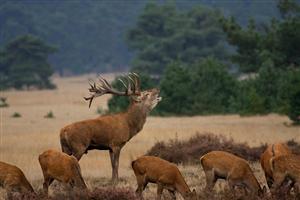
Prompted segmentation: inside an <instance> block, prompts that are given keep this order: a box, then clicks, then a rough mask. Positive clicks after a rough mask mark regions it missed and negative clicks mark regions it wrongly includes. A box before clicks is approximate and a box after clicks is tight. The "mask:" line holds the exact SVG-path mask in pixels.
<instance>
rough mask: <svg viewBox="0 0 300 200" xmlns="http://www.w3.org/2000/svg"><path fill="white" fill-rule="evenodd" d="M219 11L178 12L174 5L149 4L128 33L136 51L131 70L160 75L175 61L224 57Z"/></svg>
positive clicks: (201, 9)
mask: <svg viewBox="0 0 300 200" xmlns="http://www.w3.org/2000/svg"><path fill="white" fill-rule="evenodd" d="M219 17H220V12H218V11H217V10H212V9H209V8H204V7H200V6H199V7H195V8H193V9H192V10H190V11H179V10H177V8H176V6H175V5H174V4H165V5H157V4H154V3H149V4H147V5H146V7H145V9H144V11H143V13H142V14H141V16H140V17H139V18H138V21H137V25H136V26H135V27H134V28H132V29H131V30H129V32H128V34H127V41H128V45H129V46H130V47H131V48H132V49H133V50H135V51H136V57H135V59H134V61H133V69H134V70H137V71H142V72H147V73H152V74H162V73H163V71H164V69H165V68H166V66H167V65H169V64H170V63H172V62H174V61H180V62H181V63H184V64H194V63H196V62H197V61H199V60H200V59H202V58H205V57H207V56H214V57H216V58H218V59H221V60H222V59H224V58H225V57H226V51H225V48H224V42H223V41H224V40H223V39H224V35H223V33H222V30H221V27H220V24H219Z"/></svg>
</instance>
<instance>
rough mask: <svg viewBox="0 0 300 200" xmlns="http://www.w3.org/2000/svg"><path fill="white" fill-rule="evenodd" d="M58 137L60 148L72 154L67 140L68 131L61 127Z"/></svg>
mask: <svg viewBox="0 0 300 200" xmlns="http://www.w3.org/2000/svg"><path fill="white" fill-rule="evenodd" d="M59 137H60V145H61V150H62V151H63V152H64V153H66V154H68V155H72V149H71V147H70V145H69V142H68V133H67V131H66V130H65V129H64V128H63V129H61V131H60V135H59Z"/></svg>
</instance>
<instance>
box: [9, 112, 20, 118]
mask: <svg viewBox="0 0 300 200" xmlns="http://www.w3.org/2000/svg"><path fill="white" fill-rule="evenodd" d="M11 117H13V118H19V117H22V115H21V114H20V113H18V112H15V113H14V114H12V116H11Z"/></svg>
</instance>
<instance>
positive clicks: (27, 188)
mask: <svg viewBox="0 0 300 200" xmlns="http://www.w3.org/2000/svg"><path fill="white" fill-rule="evenodd" d="M0 185H1V186H2V187H3V188H4V189H5V190H6V193H7V198H8V199H13V194H14V193H19V194H25V193H34V190H33V188H32V186H31V185H30V183H29V182H28V180H27V179H26V177H25V175H24V173H23V172H22V171H21V170H20V169H19V168H18V167H16V166H14V165H10V164H7V163H5V162H1V161H0Z"/></svg>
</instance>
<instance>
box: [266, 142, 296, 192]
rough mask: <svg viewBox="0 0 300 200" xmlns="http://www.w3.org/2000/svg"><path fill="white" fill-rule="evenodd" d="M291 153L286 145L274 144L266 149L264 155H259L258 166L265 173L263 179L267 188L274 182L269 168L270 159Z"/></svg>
mask: <svg viewBox="0 0 300 200" xmlns="http://www.w3.org/2000/svg"><path fill="white" fill-rule="evenodd" d="M291 153H292V152H291V151H290V149H289V148H288V146H287V145H286V144H283V143H276V144H272V145H269V146H268V147H267V149H266V150H265V151H264V153H263V154H262V155H261V157H260V164H261V167H262V168H263V170H264V172H265V177H266V181H267V184H268V187H269V188H271V187H272V184H273V181H274V180H273V175H272V171H271V166H270V159H271V158H272V157H277V156H281V155H288V154H291Z"/></svg>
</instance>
